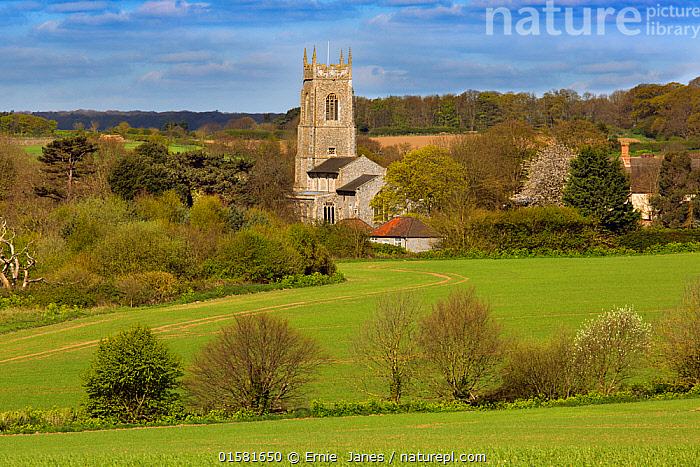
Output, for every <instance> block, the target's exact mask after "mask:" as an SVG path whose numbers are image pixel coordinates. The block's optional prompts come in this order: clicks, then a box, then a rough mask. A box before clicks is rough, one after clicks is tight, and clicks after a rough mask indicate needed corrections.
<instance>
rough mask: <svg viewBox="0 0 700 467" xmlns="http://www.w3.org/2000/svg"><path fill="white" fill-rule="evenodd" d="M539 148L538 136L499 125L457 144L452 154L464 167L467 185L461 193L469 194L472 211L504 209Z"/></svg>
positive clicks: (526, 129) (523, 128) (511, 125)
mask: <svg viewBox="0 0 700 467" xmlns="http://www.w3.org/2000/svg"><path fill="white" fill-rule="evenodd" d="M539 146H540V143H539V142H538V135H537V133H536V132H535V131H534V130H533V129H532V128H531V127H529V126H528V125H524V124H522V123H516V122H507V123H500V124H498V125H495V126H493V127H492V128H489V129H488V130H487V131H485V132H484V133H482V134H480V135H478V136H466V137H464V138H461V139H459V140H457V141H455V142H454V143H453V144H452V145H451V147H450V154H451V155H452V157H453V158H454V159H455V160H456V161H457V162H459V163H460V164H461V165H462V167H463V171H462V173H463V174H464V180H465V181H464V182H463V183H461V184H460V189H461V190H467V193H466V194H467V195H468V196H467V197H468V198H469V199H470V200H471V203H472V204H473V207H478V208H484V209H491V210H494V209H502V208H503V207H504V206H506V205H508V204H510V203H511V199H512V197H513V195H514V194H515V193H516V192H517V191H518V190H519V189H520V188H521V186H522V184H523V181H524V177H525V172H524V166H525V164H526V162H527V161H529V160H530V159H531V158H532V157H533V156H534V155H535V154H536V153H537V149H538V148H539Z"/></svg>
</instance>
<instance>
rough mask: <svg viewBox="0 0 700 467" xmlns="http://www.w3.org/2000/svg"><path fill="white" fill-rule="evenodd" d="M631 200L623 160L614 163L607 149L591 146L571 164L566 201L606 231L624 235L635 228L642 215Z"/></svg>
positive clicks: (565, 190)
mask: <svg viewBox="0 0 700 467" xmlns="http://www.w3.org/2000/svg"><path fill="white" fill-rule="evenodd" d="M629 198H630V183H629V179H628V178H627V176H626V175H625V174H624V173H623V172H622V167H621V165H620V160H619V159H611V158H610V155H609V154H608V151H607V149H604V148H595V149H594V148H592V147H590V146H588V147H585V148H583V149H582V150H581V153H580V154H579V156H578V157H577V158H576V159H574V160H572V161H571V174H570V176H569V181H568V183H567V185H566V188H565V189H564V196H563V201H564V203H565V204H566V205H568V206H571V207H574V208H576V209H578V210H579V211H580V212H581V214H583V215H584V216H588V217H593V218H595V219H597V220H598V222H600V225H601V227H602V228H603V229H605V230H608V231H611V232H615V233H622V232H626V231H629V230H632V229H634V228H635V226H636V224H637V221H638V219H639V217H640V215H639V211H635V210H634V209H633V207H632V203H631V202H630V199H629Z"/></svg>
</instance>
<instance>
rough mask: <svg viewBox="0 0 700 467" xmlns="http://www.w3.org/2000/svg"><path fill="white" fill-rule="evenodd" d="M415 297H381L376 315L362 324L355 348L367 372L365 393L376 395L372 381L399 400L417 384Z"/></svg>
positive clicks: (381, 391) (392, 399)
mask: <svg viewBox="0 0 700 467" xmlns="http://www.w3.org/2000/svg"><path fill="white" fill-rule="evenodd" d="M419 311H420V307H419V304H418V301H417V299H416V297H415V296H413V295H409V294H396V295H392V296H384V297H381V298H380V299H379V300H378V301H377V310H376V312H375V313H374V315H373V316H372V317H371V318H370V319H369V320H368V321H366V322H365V323H363V324H362V326H361V327H360V331H359V333H357V335H356V337H355V339H354V344H353V347H352V351H353V353H354V354H355V355H356V359H357V361H358V362H359V363H360V364H361V365H362V367H363V369H364V373H365V374H366V376H365V378H364V383H365V387H364V388H363V391H364V392H367V393H369V394H371V395H377V394H375V393H374V390H373V389H372V386H373V385H372V384H371V381H373V380H375V379H376V380H379V382H380V384H382V386H383V387H382V389H380V390H379V392H380V394H383V395H384V397H387V398H388V399H389V400H391V401H394V402H399V401H400V399H401V397H402V396H405V395H406V394H407V393H408V392H409V389H410V387H411V385H412V384H413V383H414V380H415V379H416V376H417V372H418V358H419V353H420V352H419V349H418V345H417V337H418V313H419Z"/></svg>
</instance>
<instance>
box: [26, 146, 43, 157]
mask: <svg viewBox="0 0 700 467" xmlns="http://www.w3.org/2000/svg"><path fill="white" fill-rule="evenodd" d="M42 147H43V146H41V145H38V146H37V145H35V146H22V149H24V151H25V152H26V153H27V154H29V155H30V156H32V157H33V158H35V159H36V158H37V157H39V156H41V148H42Z"/></svg>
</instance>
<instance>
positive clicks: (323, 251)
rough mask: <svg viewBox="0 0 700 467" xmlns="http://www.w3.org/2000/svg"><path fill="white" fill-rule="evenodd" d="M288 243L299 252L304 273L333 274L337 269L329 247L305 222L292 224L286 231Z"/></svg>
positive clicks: (285, 236)
mask: <svg viewBox="0 0 700 467" xmlns="http://www.w3.org/2000/svg"><path fill="white" fill-rule="evenodd" d="M284 238H285V240H286V242H287V244H288V245H289V246H290V247H291V248H292V249H293V250H294V251H296V252H297V254H298V255H299V258H300V261H301V270H302V274H306V275H309V274H313V273H315V272H319V273H321V274H325V275H328V276H330V275H333V273H334V272H335V270H336V267H335V264H334V263H333V261H332V260H331V255H330V253H329V252H328V249H327V248H326V247H325V246H324V245H323V244H322V243H321V242H320V241H319V239H318V237H317V236H316V232H315V231H314V229H312V228H311V227H310V226H307V225H303V224H294V225H291V226H290V227H289V228H288V229H287V231H286V232H285V233H284Z"/></svg>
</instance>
